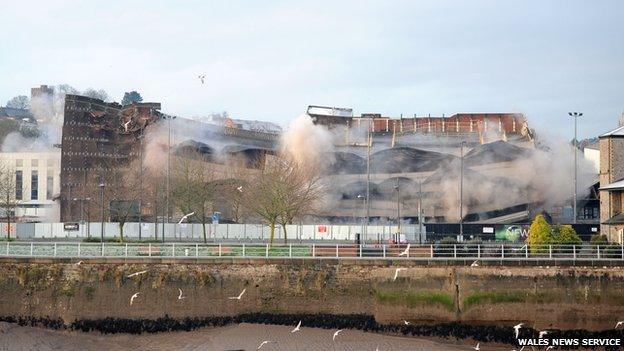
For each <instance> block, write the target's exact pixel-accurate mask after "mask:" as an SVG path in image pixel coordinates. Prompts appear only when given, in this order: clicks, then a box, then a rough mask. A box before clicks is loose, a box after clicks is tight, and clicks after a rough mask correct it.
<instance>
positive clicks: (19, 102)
mask: <svg viewBox="0 0 624 351" xmlns="http://www.w3.org/2000/svg"><path fill="white" fill-rule="evenodd" d="M29 106H30V99H29V98H28V96H26V95H18V96H15V97H13V98H11V99H10V100H9V101H7V103H6V107H12V108H19V109H27V108H28V107H29Z"/></svg>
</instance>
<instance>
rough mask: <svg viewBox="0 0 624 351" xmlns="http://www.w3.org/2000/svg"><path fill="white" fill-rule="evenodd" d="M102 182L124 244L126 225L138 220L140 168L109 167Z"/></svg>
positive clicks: (112, 218) (105, 198)
mask: <svg viewBox="0 0 624 351" xmlns="http://www.w3.org/2000/svg"><path fill="white" fill-rule="evenodd" d="M102 181H103V182H104V201H105V204H108V209H109V216H110V219H111V221H116V222H117V223H118V225H119V236H120V240H121V241H122V242H123V241H124V225H125V224H126V222H128V221H130V220H133V219H136V218H138V207H139V206H138V204H139V198H140V197H141V191H140V185H139V182H140V175H139V168H138V167H135V166H133V165H131V166H130V167H128V168H119V167H109V168H108V170H107V171H106V173H104V174H103V175H102ZM98 191H99V189H98ZM97 198H99V196H98V197H97Z"/></svg>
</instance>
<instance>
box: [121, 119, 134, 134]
mask: <svg viewBox="0 0 624 351" xmlns="http://www.w3.org/2000/svg"><path fill="white" fill-rule="evenodd" d="M130 122H132V120H129V121H128V122H126V123H124V125H123V126H124V130H125V131H126V133H127V132H128V125H129V124H130Z"/></svg>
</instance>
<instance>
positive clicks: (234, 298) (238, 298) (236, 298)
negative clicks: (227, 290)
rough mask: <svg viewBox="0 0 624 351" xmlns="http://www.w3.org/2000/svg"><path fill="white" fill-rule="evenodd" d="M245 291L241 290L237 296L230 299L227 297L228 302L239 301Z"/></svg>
mask: <svg viewBox="0 0 624 351" xmlns="http://www.w3.org/2000/svg"><path fill="white" fill-rule="evenodd" d="M245 290H247V289H243V291H241V293H240V294H238V296H231V297H228V299H230V300H240V299H241V297H243V294H244V293H245Z"/></svg>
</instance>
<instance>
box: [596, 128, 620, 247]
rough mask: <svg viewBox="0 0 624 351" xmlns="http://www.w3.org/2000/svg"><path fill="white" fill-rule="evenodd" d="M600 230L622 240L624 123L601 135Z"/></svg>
mask: <svg viewBox="0 0 624 351" xmlns="http://www.w3.org/2000/svg"><path fill="white" fill-rule="evenodd" d="M599 140H600V223H601V228H600V232H601V233H602V234H605V235H607V237H608V238H609V240H610V241H621V237H622V232H623V230H624V201H623V200H624V127H619V128H617V129H614V130H612V131H610V132H608V133H605V134H603V135H601V136H600V138H599Z"/></svg>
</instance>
